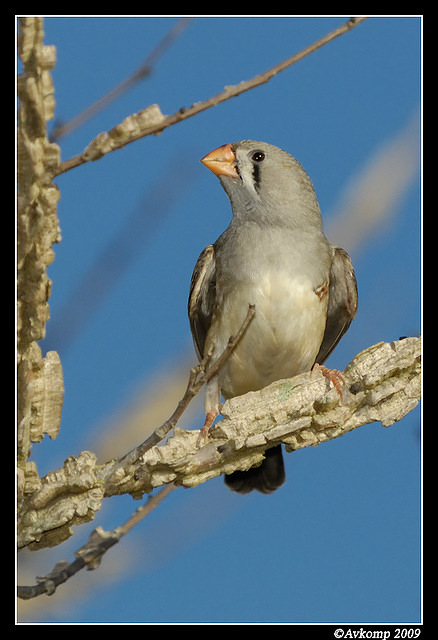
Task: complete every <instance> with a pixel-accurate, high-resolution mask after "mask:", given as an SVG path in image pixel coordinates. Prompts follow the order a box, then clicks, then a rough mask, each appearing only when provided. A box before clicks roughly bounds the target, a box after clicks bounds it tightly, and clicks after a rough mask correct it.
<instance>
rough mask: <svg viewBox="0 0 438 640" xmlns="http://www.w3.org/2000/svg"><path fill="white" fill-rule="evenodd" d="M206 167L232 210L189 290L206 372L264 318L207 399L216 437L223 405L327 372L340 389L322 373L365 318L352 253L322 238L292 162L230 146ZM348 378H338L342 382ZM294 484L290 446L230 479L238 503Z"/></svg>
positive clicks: (213, 381)
mask: <svg viewBox="0 0 438 640" xmlns="http://www.w3.org/2000/svg"><path fill="white" fill-rule="evenodd" d="M201 162H202V163H203V165H204V166H205V167H207V168H208V169H210V170H211V171H212V172H213V173H214V174H215V175H216V176H217V177H218V178H219V181H220V183H221V185H222V187H223V189H224V190H225V193H226V195H227V196H228V199H229V201H230V203H231V209H232V218H231V221H230V223H229V225H228V227H227V228H226V230H225V231H224V232H223V233H222V234H221V235H220V236H219V238H218V239H217V240H216V241H215V242H214V243H213V244H210V245H208V246H207V247H206V248H205V249H204V250H203V251H202V253H201V254H200V256H199V258H198V260H197V262H196V264H195V267H194V270H193V275H192V278H191V282H190V290H189V299H188V316H189V323H190V329H191V333H192V337H193V343H194V347H195V351H196V354H197V357H198V360H200V361H201V360H202V359H203V358H204V357H205V356H206V354H209V359H208V364H207V367H211V366H213V364H214V362H215V361H216V360H217V359H218V358H219V356H220V355H221V354H222V353H223V352H224V350H225V348H226V346H227V344H228V341H229V339H230V337H231V336H235V335H236V333H237V332H238V331H239V328H240V327H241V326H242V324H243V323H244V320H245V317H246V314H247V312H248V306H249V305H251V306H253V307H254V308H255V315H254V317H253V318H252V320H251V322H250V324H249V326H247V328H246V331H245V333H244V334H243V336H242V338H241V340H240V341H239V343H238V344H237V346H236V347H235V348H234V350H233V351H232V352H231V354H230V355H229V357H228V358H227V359H226V361H225V363H224V364H223V365H222V366H221V367H220V368H219V370H218V371H217V372H216V373H215V374H214V375H213V376H212V377H211V378H210V379H209V381H208V382H207V385H206V392H205V403H204V405H205V415H206V418H205V423H204V426H203V427H202V429H201V434H203V435H204V436H205V437H207V438H208V433H209V430H210V428H211V425H212V424H213V422H214V420H215V418H216V417H217V416H218V415H219V413H220V406H221V405H220V401H221V396H222V397H223V398H224V399H228V398H233V397H236V396H240V395H243V394H245V393H247V392H249V391H257V390H259V389H262V388H264V387H266V386H267V385H269V384H271V383H272V382H274V381H276V380H281V379H285V378H291V377H293V376H295V375H298V374H300V373H303V372H306V371H311V370H312V369H314V368H315V367H321V368H322V370H323V373H327V372H328V377H329V378H330V379H331V380H332V381H333V383H334V384H335V386H336V388H337V389H338V391H339V389H340V387H341V383H342V382H343V380H342V377H341V374H340V372H335V370H329V369H326V368H325V367H322V364H323V362H325V360H326V359H327V358H328V356H329V355H330V354H331V353H332V351H333V349H334V348H335V347H336V345H337V344H338V342H339V340H340V339H341V338H342V336H343V335H344V334H345V332H346V331H347V329H348V328H349V326H350V323H351V322H352V320H353V318H354V317H355V315H356V311H357V304H358V294H357V282H356V277H355V273H354V268H353V265H352V262H351V259H350V257H349V255H348V253H347V252H346V251H345V250H344V249H341V248H339V247H335V246H332V245H331V244H330V243H329V241H328V240H327V238H326V236H325V235H324V233H323V228H322V217H321V212H320V207H319V204H318V200H317V197H316V194H315V190H314V187H313V183H312V181H311V179H310V177H309V176H308V174H307V173H306V171H305V170H304V168H303V167H302V166H301V164H300V163H299V162H298V161H297V160H296V159H295V158H294V157H293V156H292V155H290V154H289V153H287V152H286V151H283V150H282V149H280V148H279V147H276V146H274V145H272V144H268V143H266V142H258V141H254V140H241V141H239V142H234V143H228V144H225V145H222V146H220V147H218V148H217V149H215V150H214V151H211V152H210V153H208V154H207V155H206V156H205V157H203V158H202V160H201ZM336 373H337V374H339V375H336ZM284 482H285V470H284V462H283V455H282V450H281V444H280V445H275V446H274V447H272V448H268V449H267V450H266V451H265V453H264V460H263V461H262V463H261V465H259V466H256V467H253V468H251V469H249V470H242V471H240V470H238V471H234V472H233V473H230V474H228V475H225V484H226V485H227V487H228V488H229V489H230V490H232V491H235V492H237V493H241V494H246V493H249V492H250V491H252V490H256V491H258V492H260V493H264V494H269V493H272V492H273V491H275V490H277V489H278V488H279V487H280V486H282V484H283V483H284Z"/></svg>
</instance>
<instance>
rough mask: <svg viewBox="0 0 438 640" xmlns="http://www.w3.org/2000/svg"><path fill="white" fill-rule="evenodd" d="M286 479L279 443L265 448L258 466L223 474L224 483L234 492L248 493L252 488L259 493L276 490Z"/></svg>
mask: <svg viewBox="0 0 438 640" xmlns="http://www.w3.org/2000/svg"><path fill="white" fill-rule="evenodd" d="M285 480H286V473H285V471H284V462H283V454H282V451H281V445H278V446H277V447H273V448H272V449H267V451H265V459H264V460H263V462H262V464H261V465H260V466H259V467H253V468H252V469H249V470H248V471H235V472H234V473H230V475H228V476H225V484H226V485H227V487H228V488H229V489H230V490H231V491H235V492H236V493H249V492H250V491H253V490H254V489H255V490H256V491H259V492H260V493H272V492H273V491H276V490H277V489H278V488H279V487H281V485H282V484H283V483H284V481H285Z"/></svg>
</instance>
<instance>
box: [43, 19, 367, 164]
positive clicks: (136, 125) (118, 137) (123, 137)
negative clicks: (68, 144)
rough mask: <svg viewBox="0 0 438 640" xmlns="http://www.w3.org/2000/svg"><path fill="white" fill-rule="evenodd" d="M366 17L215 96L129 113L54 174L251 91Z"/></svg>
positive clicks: (347, 23) (98, 158)
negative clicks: (169, 109)
mask: <svg viewBox="0 0 438 640" xmlns="http://www.w3.org/2000/svg"><path fill="white" fill-rule="evenodd" d="M364 20H366V17H355V18H350V19H349V20H348V21H347V22H345V23H344V24H342V25H341V26H339V27H337V28H336V29H334V30H333V31H331V32H330V33H328V34H327V35H325V36H323V37H322V38H320V39H319V40H317V41H316V42H314V43H312V44H311V45H309V46H308V47H306V48H305V49H302V51H299V52H298V53H296V54H295V55H293V56H291V57H290V58H287V59H286V60H283V62H280V63H279V64H277V65H275V66H274V67H271V68H270V69H268V70H267V71H264V72H263V73H260V74H259V75H257V76H255V77H254V78H251V79H250V80H246V81H243V82H240V83H239V84H237V85H230V86H227V87H225V89H224V91H222V92H221V93H218V94H217V95H216V96H213V97H212V98H209V99H207V100H204V101H202V102H196V103H195V104H193V105H192V106H191V107H189V108H188V109H186V108H184V107H183V108H181V109H179V111H177V112H176V113H174V114H173V115H170V116H165V115H163V114H162V113H161V110H160V107H159V106H158V105H157V104H153V105H151V106H149V107H147V108H146V109H143V110H142V111H139V112H138V113H136V114H133V115H130V116H128V117H127V118H125V120H123V122H121V123H120V124H119V125H116V126H115V127H113V129H111V130H110V131H108V132H104V133H100V134H99V135H98V136H97V137H96V138H94V140H92V141H91V142H90V144H89V145H88V146H87V147H86V149H84V151H83V152H82V153H81V154H79V155H77V156H73V157H72V158H70V159H69V160H66V161H65V162H62V163H61V164H60V166H59V167H57V168H56V169H55V170H54V172H53V173H52V177H56V176H58V175H61V174H62V173H65V172H66V171H69V170H70V169H74V168H75V167H79V166H80V165H82V164H85V163H86V162H89V161H92V160H93V161H94V160H100V158H102V157H103V156H104V155H106V154H107V153H110V152H111V151H116V150H117V149H121V148H123V147H124V146H126V145H127V144H129V143H131V142H134V141H136V140H140V139H141V138H144V137H145V136H150V135H152V134H153V135H157V134H159V133H161V132H162V131H164V129H167V128H168V127H171V126H172V125H174V124H176V123H178V122H182V121H183V120H187V118H191V117H192V116H195V115H197V114H198V113H201V111H205V110H206V109H210V108H211V107H214V106H216V105H218V104H220V103H221V102H225V101H226V100H229V99H230V98H234V97H236V96H239V95H241V94H242V93H245V92H246V91H250V90H251V89H254V88H255V87H258V86H260V85H262V84H265V83H266V82H269V80H271V79H272V78H273V77H274V76H276V75H277V73H280V72H281V71H284V70H285V69H287V68H288V67H290V66H292V65H293V64H295V63H296V62H298V61H299V60H302V59H303V58H305V57H306V56H308V55H309V54H311V53H313V52H314V51H316V50H317V49H319V48H321V47H322V46H324V45H326V44H327V43H329V42H331V41H332V40H335V39H336V38H338V37H339V36H341V35H343V34H344V33H346V32H347V31H350V30H351V29H353V28H354V27H356V26H357V25H358V24H360V23H361V22H363V21H364Z"/></svg>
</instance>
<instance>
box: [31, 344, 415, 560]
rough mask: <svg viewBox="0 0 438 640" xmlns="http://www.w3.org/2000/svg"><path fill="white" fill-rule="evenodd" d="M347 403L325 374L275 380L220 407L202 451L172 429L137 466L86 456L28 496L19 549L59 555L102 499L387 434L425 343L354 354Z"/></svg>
mask: <svg viewBox="0 0 438 640" xmlns="http://www.w3.org/2000/svg"><path fill="white" fill-rule="evenodd" d="M343 375H344V378H345V386H344V389H343V397H342V398H340V396H339V394H338V393H337V391H336V390H335V389H334V388H333V387H332V386H331V385H330V382H329V381H328V379H327V378H326V377H324V376H323V375H322V373H321V372H319V371H315V372H313V373H305V374H301V375H299V376H296V377H295V378H292V379H290V380H280V381H278V382H275V383H273V384H272V385H270V386H269V387H266V388H265V389H262V390H261V391H257V392H251V393H248V394H246V395H244V396H241V397H238V398H233V399H231V400H228V401H227V402H225V404H224V405H223V407H222V415H223V419H222V420H221V421H220V422H218V423H217V425H216V426H215V427H214V428H213V429H212V431H211V437H210V439H209V441H208V442H207V443H206V444H205V445H204V446H201V447H199V446H198V445H197V439H198V435H199V431H198V430H193V431H185V430H183V429H178V428H177V429H175V430H174V435H173V436H172V437H171V438H169V439H168V441H167V442H166V443H165V444H162V445H157V446H154V447H152V448H151V449H150V450H149V451H147V452H146V453H145V454H144V455H143V456H142V457H141V458H140V459H138V460H137V461H136V462H135V463H134V464H128V465H125V466H123V465H122V466H120V465H119V464H117V461H110V462H107V463H105V464H103V465H98V464H97V461H96V456H95V454H93V453H91V452H88V451H84V452H82V453H81V454H80V455H79V456H78V457H77V458H73V457H70V458H68V460H66V462H65V464H64V467H63V468H62V469H59V470H58V471H54V472H51V473H48V474H47V476H45V477H44V478H42V479H40V480H39V486H38V487H37V488H35V490H34V491H33V492H32V493H30V494H29V495H28V496H27V497H26V499H25V501H24V503H23V508H22V510H21V514H20V525H21V527H20V533H19V545H20V546H26V545H30V547H31V548H39V547H41V546H48V545H50V546H51V545H55V544H58V543H59V542H62V541H63V540H64V539H66V537H68V536H69V535H71V527H72V525H74V524H77V523H79V522H81V521H85V520H88V519H90V518H91V517H92V516H93V514H94V512H95V511H97V510H98V509H99V508H100V505H101V502H102V500H103V498H104V497H110V496H113V495H120V494H126V493H129V494H131V495H132V496H133V497H134V498H140V497H141V496H142V495H143V494H144V493H150V492H151V491H152V490H153V489H154V488H156V487H159V486H161V485H164V484H167V483H170V482H173V483H175V484H176V485H181V486H184V487H194V486H196V485H198V484H201V483H202V482H205V481H207V480H208V479H210V478H213V477H215V476H218V475H220V474H222V473H231V472H233V471H235V470H237V469H248V468H250V467H251V466H253V465H255V464H258V463H260V462H261V461H262V459H263V454H264V451H265V450H266V449H268V448H270V447H272V446H275V445H277V444H279V443H284V444H285V445H286V450H287V451H292V450H296V449H302V448H304V447H307V446H309V445H312V446H315V445H318V444H320V443H322V442H325V441H327V440H331V439H333V438H337V437H339V436H341V435H344V434H346V433H348V432H349V431H352V430H353V429H356V428H357V427H359V426H361V425H365V424H368V423H371V422H378V421H380V422H381V423H382V424H383V425H384V426H389V425H391V424H393V423H394V422H397V421H398V420H401V418H403V417H404V416H405V415H406V414H407V413H408V412H409V411H411V410H412V409H413V408H414V407H416V406H417V404H418V402H419V399H420V396H421V340H420V338H404V339H401V340H398V341H396V342H392V343H384V342H380V343H378V344H376V345H374V346H371V347H369V348H368V349H366V350H365V351H362V352H361V353H359V354H358V355H357V356H356V357H355V358H354V359H353V360H352V362H351V363H350V364H349V365H348V366H347V367H346V369H345V371H344V374H343Z"/></svg>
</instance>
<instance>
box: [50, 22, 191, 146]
mask: <svg viewBox="0 0 438 640" xmlns="http://www.w3.org/2000/svg"><path fill="white" fill-rule="evenodd" d="M191 20H192V18H180V19H179V20H178V22H177V23H176V24H175V25H174V26H173V27H172V29H171V30H170V31H169V32H168V33H166V35H165V36H164V38H163V39H162V40H160V42H159V43H158V44H157V46H156V47H154V49H153V50H152V51H151V52H150V53H149V54H148V56H147V57H146V59H145V60H144V61H143V62H142V63H141V65H140V66H139V68H138V69H137V70H136V71H135V72H134V73H133V74H132V75H131V76H129V77H128V78H126V79H125V80H123V82H121V83H120V84H118V85H117V86H116V87H114V88H113V89H111V91H109V92H108V93H107V94H106V95H104V96H103V97H102V98H99V100H97V101H96V102H94V103H93V104H91V105H90V106H89V107H87V108H86V109H85V110H84V111H82V112H81V113H80V114H79V115H77V116H75V117H74V118H72V119H71V120H69V122H65V123H63V124H58V125H57V126H56V127H55V129H54V130H53V132H52V135H51V139H52V140H53V141H55V140H59V138H62V137H63V136H66V135H68V134H69V133H71V132H72V131H73V130H74V129H76V128H77V127H79V126H81V125H82V124H83V123H84V122H86V121H87V120H88V119H89V118H91V117H92V116H94V114H95V113H98V112H99V111H101V110H102V109H104V108H105V107H106V106H107V105H108V104H109V103H110V102H112V101H113V100H115V99H116V98H118V97H119V96H121V95H122V94H123V93H124V92H125V91H128V89H130V88H131V87H133V86H134V85H135V84H137V82H140V81H141V80H144V79H145V78H146V77H147V76H149V75H150V74H151V72H152V68H153V64H154V63H155V62H156V60H157V59H158V58H159V56H161V55H162V54H163V53H164V51H165V50H166V49H167V48H168V47H169V46H170V44H171V43H172V42H173V41H174V40H175V38H177V37H178V36H179V35H180V34H181V33H182V31H183V30H184V29H185V28H186V26H187V25H188V23H189V22H190V21H191Z"/></svg>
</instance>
